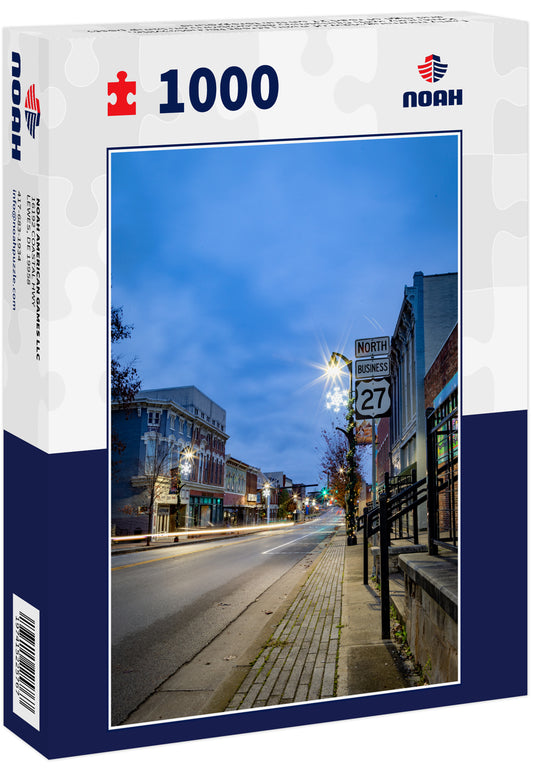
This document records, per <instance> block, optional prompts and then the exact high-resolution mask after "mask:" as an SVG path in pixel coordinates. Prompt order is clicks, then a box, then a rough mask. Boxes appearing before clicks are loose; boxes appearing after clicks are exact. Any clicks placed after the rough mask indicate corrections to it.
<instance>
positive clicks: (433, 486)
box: [426, 390, 459, 555]
mask: <svg viewBox="0 0 533 769" xmlns="http://www.w3.org/2000/svg"><path fill="white" fill-rule="evenodd" d="M426 420H427V439H426V451H427V477H428V549H429V553H430V555H438V550H439V547H442V548H446V549H447V550H451V551H453V552H457V550H458V546H459V542H458V529H459V504H458V502H459V483H458V480H459V459H458V454H459V451H458V432H459V412H458V397H457V390H454V391H453V392H452V393H451V394H450V395H449V397H448V398H447V399H446V400H445V401H444V402H443V403H442V404H441V405H440V406H438V407H437V408H436V409H431V410H430V409H428V411H427V412H426Z"/></svg>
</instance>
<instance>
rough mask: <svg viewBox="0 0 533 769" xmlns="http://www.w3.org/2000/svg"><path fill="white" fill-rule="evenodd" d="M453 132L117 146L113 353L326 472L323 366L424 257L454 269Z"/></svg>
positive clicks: (258, 453) (392, 302)
mask: <svg viewBox="0 0 533 769" xmlns="http://www.w3.org/2000/svg"><path fill="white" fill-rule="evenodd" d="M457 152H458V139H457V137H456V136H455V135H442V136H414V137H413V136H410V137H397V138H379V139H378V138H376V139H371V140H347V141H341V140H338V141H327V142H314V141H307V142H299V143H281V144H259V145H240V146H234V147H229V146H216V147H215V146H213V147H209V148H206V147H202V148H199V147H198V148H176V149H165V150H151V151H143V152H139V151H135V152H116V153H113V155H112V161H111V163H112V166H111V227H112V230H111V231H112V241H111V273H112V304H113V305H114V306H122V307H123V309H124V319H125V321H126V322H128V323H132V324H133V326H134V331H133V334H132V338H131V340H128V341H125V342H122V343H121V344H120V348H118V347H117V352H120V354H121V355H122V356H123V358H124V360H130V359H131V358H133V357H135V358H136V361H137V368H138V370H139V373H140V375H141V378H142V384H143V387H147V388H148V387H171V386H176V385H190V384H193V385H196V386H197V387H198V388H199V389H200V390H201V391H202V392H204V393H205V394H206V395H208V396H209V397H210V398H212V399H213V400H214V401H216V402H217V403H218V404H219V405H220V406H222V407H223V408H225V409H226V412H227V432H228V433H229V435H230V439H229V440H228V443H227V446H226V450H227V452H228V453H230V454H232V455H233V456H235V457H237V458H239V459H242V460H243V461H245V462H248V463H249V464H252V465H255V466H259V467H261V469H262V470H264V471H271V470H283V471H284V472H285V473H286V474H287V475H288V476H289V477H291V478H292V479H293V480H294V481H298V482H302V483H317V482H319V471H318V466H319V454H318V452H317V451H316V447H317V446H319V444H320V430H321V428H322V427H323V426H327V425H328V424H331V414H330V412H328V411H326V410H325V389H324V381H323V380H321V381H316V380H317V377H319V376H320V371H319V370H318V369H317V368H316V366H317V365H319V364H321V363H323V362H324V359H325V357H329V354H330V352H331V351H333V350H335V351H338V352H342V353H344V354H345V355H347V356H348V357H350V358H352V357H353V343H354V340H355V339H356V338H360V337H369V336H381V335H390V334H392V332H393V331H394V326H395V324H396V320H397V317H398V312H399V310H400V306H401V303H402V299H403V289H404V286H405V285H411V284H412V276H413V273H414V272H416V271H417V270H422V271H423V272H424V273H425V274H434V273H439V272H455V271H457V237H458V236H457V218H458V217H457V210H458V197H457V187H458V177H457Z"/></svg>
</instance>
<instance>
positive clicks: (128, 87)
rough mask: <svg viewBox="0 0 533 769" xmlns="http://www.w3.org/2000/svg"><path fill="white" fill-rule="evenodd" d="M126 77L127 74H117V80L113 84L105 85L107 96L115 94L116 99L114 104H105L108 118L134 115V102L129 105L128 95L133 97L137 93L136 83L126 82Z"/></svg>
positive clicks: (122, 72) (135, 106)
mask: <svg viewBox="0 0 533 769" xmlns="http://www.w3.org/2000/svg"><path fill="white" fill-rule="evenodd" d="M127 77H128V73H127V72H124V71H121V72H117V78H118V80H117V81H116V82H115V83H113V82H111V83H108V84H107V95H108V96H112V95H113V94H115V96H116V97H117V100H116V102H115V103H114V104H113V103H112V102H108V103H107V114H108V115H110V116H114V115H135V114H136V109H137V105H136V102H132V103H131V104H130V103H129V101H128V94H130V93H131V94H132V95H135V94H136V93H137V83H136V82H135V80H126V78H127Z"/></svg>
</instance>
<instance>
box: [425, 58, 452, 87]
mask: <svg viewBox="0 0 533 769" xmlns="http://www.w3.org/2000/svg"><path fill="white" fill-rule="evenodd" d="M447 69H448V65H447V64H443V63H442V62H441V60H440V56H437V55H436V54H434V53H432V54H430V55H429V56H426V60H425V62H424V63H423V64H419V65H418V71H419V72H420V77H422V78H424V80H427V81H428V83H436V82H437V81H438V80H440V79H441V78H443V77H444V75H445V74H446V70H447Z"/></svg>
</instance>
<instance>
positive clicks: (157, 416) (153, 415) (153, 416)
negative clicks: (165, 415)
mask: <svg viewBox="0 0 533 769" xmlns="http://www.w3.org/2000/svg"><path fill="white" fill-rule="evenodd" d="M160 423H161V412H160V411H149V412H148V427H159V425H160Z"/></svg>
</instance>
